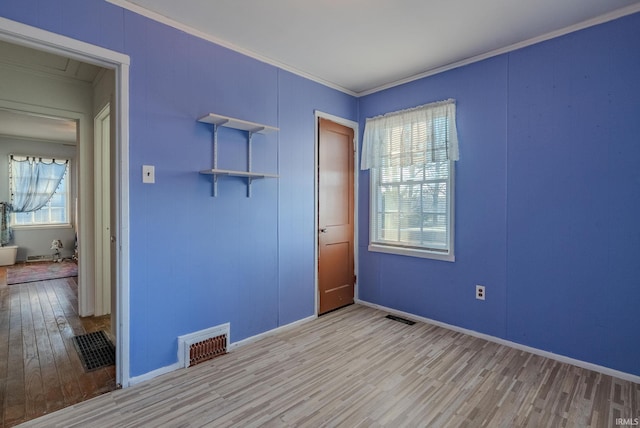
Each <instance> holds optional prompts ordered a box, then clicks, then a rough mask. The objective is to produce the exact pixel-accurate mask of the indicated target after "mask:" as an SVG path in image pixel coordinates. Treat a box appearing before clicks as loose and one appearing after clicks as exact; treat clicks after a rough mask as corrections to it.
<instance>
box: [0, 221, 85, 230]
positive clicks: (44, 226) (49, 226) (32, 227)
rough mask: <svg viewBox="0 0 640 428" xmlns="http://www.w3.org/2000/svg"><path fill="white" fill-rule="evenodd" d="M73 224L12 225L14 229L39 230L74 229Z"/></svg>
mask: <svg viewBox="0 0 640 428" xmlns="http://www.w3.org/2000/svg"><path fill="white" fill-rule="evenodd" d="M72 228H73V225H71V224H69V223H65V224H33V225H24V224H21V225H16V226H11V229H13V230H38V229H72Z"/></svg>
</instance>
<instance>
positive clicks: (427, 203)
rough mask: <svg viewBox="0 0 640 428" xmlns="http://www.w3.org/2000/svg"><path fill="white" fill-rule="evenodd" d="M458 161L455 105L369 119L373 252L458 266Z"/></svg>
mask: <svg viewBox="0 0 640 428" xmlns="http://www.w3.org/2000/svg"><path fill="white" fill-rule="evenodd" d="M457 158H458V146H457V132H456V129H455V102H454V101H453V100H448V101H443V102H441V103H434V104H428V105H425V106H421V107H417V108H415V109H410V110H403V111H401V112H396V113H390V114H387V115H384V116H380V117H377V118H373V119H367V123H366V126H365V136H364V142H363V158H362V165H361V167H362V169H370V170H371V174H370V175H371V183H370V197H371V202H370V204H371V205H370V217H369V220H370V226H371V228H370V235H369V236H370V239H369V250H370V251H379V252H387V253H394V254H403V255H410V256H416V257H427V258H434V259H440V260H448V261H453V260H454V253H453V235H454V233H453V200H454V180H453V177H454V161H455V160H457Z"/></svg>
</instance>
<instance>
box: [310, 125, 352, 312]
mask: <svg viewBox="0 0 640 428" xmlns="http://www.w3.org/2000/svg"><path fill="white" fill-rule="evenodd" d="M319 120H320V122H319V127H318V129H319V138H318V247H319V248H318V291H319V294H320V298H319V300H320V303H319V308H318V313H319V314H323V313H326V312H329V311H332V310H334V309H337V308H340V307H342V306H345V305H349V304H351V303H353V296H354V284H355V272H354V260H353V258H354V254H353V253H354V250H353V249H354V242H353V241H354V197H353V187H354V186H353V177H354V170H353V168H354V166H353V165H354V164H353V157H354V143H353V129H351V128H348V127H346V126H343V125H339V124H337V123H334V122H331V121H329V120H326V119H319Z"/></svg>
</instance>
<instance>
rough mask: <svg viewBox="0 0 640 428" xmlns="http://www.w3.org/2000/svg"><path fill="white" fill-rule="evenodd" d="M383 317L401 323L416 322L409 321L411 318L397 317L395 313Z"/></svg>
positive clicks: (413, 322)
mask: <svg viewBox="0 0 640 428" xmlns="http://www.w3.org/2000/svg"><path fill="white" fill-rule="evenodd" d="M385 318H389V319H390V320H394V321H398V322H401V323H405V324H407V325H414V324H415V323H416V322H415V321H411V320H408V319H406V318H402V317H397V316H395V315H387V316H386V317H385Z"/></svg>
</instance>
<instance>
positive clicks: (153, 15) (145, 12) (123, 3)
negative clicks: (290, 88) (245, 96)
mask: <svg viewBox="0 0 640 428" xmlns="http://www.w3.org/2000/svg"><path fill="white" fill-rule="evenodd" d="M106 1H107V2H108V3H111V4H114V5H116V6H120V7H121V8H123V9H127V10H129V11H131V12H134V13H137V14H138V15H141V16H144V17H146V18H149V19H151V20H154V21H157V22H159V23H161V24H165V25H167V26H169V27H172V28H175V29H177V30H180V31H183V32H185V33H187V34H190V35H192V36H195V37H198V38H200V39H203V40H207V41H209V42H211V43H215V44H216V45H220V46H222V47H224V48H227V49H230V50H232V51H235V52H238V53H240V54H242V55H245V56H248V57H250V58H253V59H255V60H258V61H260V62H263V63H265V64H269V65H272V66H274V67H277V68H280V69H282V70H284V71H288V72H290V73H293V74H295V75H298V76H300V77H304V78H305V79H308V80H311V81H313V82H316V83H319V84H321V85H323V86H327V87H329V88H331V89H335V90H337V91H340V92H344V93H345V94H347V95H351V96H353V97H357V96H358V93H357V92H354V91H352V90H350V89H347V88H345V87H343V86H340V85H338V84H336V83H333V82H330V81H328V80H325V79H322V78H320V77H318V76H315V75H313V74H310V73H307V72H306V71H302V70H300V69H297V68H295V67H292V66H290V65H288V64H285V63H283V62H279V61H276V60H274V59H272V58H269V57H266V56H264V55H260V54H259V53H256V52H254V51H252V50H249V49H245V48H242V47H240V46H237V45H235V44H233V43H230V42H228V41H226V40H223V39H220V38H218V37H214V36H212V35H210V34H207V33H205V32H204V31H201V30H198V29H196V28H193V27H190V26H188V25H185V24H183V23H181V22H178V21H176V20H174V19H172V18H169V17H167V16H165V15H162V14H159V13H157V12H154V11H152V10H149V9H147V8H144V7H142V6H138V5H137V4H133V3H131V2H129V1H128V0H106Z"/></svg>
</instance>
